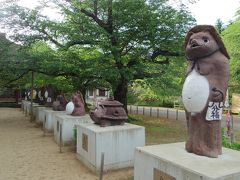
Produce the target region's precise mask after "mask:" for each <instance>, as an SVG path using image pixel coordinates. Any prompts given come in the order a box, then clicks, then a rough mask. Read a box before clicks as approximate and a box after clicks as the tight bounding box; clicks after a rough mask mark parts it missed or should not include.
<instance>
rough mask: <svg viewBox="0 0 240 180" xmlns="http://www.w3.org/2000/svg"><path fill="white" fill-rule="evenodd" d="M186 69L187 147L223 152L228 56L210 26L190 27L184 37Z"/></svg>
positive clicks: (192, 150) (202, 151) (210, 153)
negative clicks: (222, 122) (223, 119)
mask: <svg viewBox="0 0 240 180" xmlns="http://www.w3.org/2000/svg"><path fill="white" fill-rule="evenodd" d="M185 52H186V56H187V58H188V63H189V65H188V71H187V78H186V80H185V83H184V86H183V91H182V98H183V104H184V107H185V111H186V118H187V126H188V135H189V138H188V140H187V142H186V150H187V151H188V152H190V153H195V154H198V155H202V156H208V157H218V155H221V154H222V142H221V141H222V140H221V121H220V120H221V115H222V109H223V103H224V101H225V96H226V91H227V87H228V80H229V59H230V58H229V55H228V53H227V51H226V49H225V47H224V44H223V42H222V40H221V38H220V37H219V35H218V33H217V31H216V30H215V28H214V27H213V26H208V25H199V26H195V27H193V28H192V29H191V30H190V31H189V32H188V34H187V36H186V39H185Z"/></svg>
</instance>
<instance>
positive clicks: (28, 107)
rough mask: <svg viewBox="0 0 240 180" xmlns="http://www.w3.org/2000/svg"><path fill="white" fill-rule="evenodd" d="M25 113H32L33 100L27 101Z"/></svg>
mask: <svg viewBox="0 0 240 180" xmlns="http://www.w3.org/2000/svg"><path fill="white" fill-rule="evenodd" d="M25 113H26V114H27V115H30V113H31V102H29V101H26V105H25Z"/></svg>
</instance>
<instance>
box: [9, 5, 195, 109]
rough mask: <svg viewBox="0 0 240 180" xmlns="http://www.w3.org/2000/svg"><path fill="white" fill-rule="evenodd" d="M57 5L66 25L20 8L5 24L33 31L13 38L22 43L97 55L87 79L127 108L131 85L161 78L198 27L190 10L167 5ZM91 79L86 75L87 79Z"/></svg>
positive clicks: (91, 62) (34, 11)
mask: <svg viewBox="0 0 240 180" xmlns="http://www.w3.org/2000/svg"><path fill="white" fill-rule="evenodd" d="M55 4H56V5H58V6H59V7H60V8H61V11H62V12H63V15H64V20H63V21H62V22H51V21H50V20H49V19H47V18H46V17H43V16H41V15H40V13H39V12H38V11H37V10H32V11H31V10H26V9H22V8H20V7H17V6H14V7H11V8H10V9H9V8H8V12H12V14H11V13H10V14H8V15H7V16H6V14H5V15H4V21H5V22H6V21H8V22H7V23H8V24H9V25H10V27H12V28H13V24H14V26H17V28H18V29H21V31H26V30H29V29H30V30H31V31H30V32H31V33H27V34H26V33H25V34H21V32H20V31H18V34H17V36H15V40H18V41H22V42H24V43H29V42H30V43H32V42H35V41H36V40H38V39H44V40H49V41H51V42H52V43H54V44H55V45H57V47H59V48H60V49H62V51H69V49H71V48H74V49H87V48H93V49H94V50H95V52H97V53H96V54H97V56H95V57H92V58H91V59H88V63H90V64H91V67H89V74H90V75H91V74H93V75H94V77H95V78H97V79H103V80H105V81H107V82H108V83H109V84H111V86H112V89H113V94H114V98H115V99H116V100H118V101H120V102H122V103H123V104H124V106H125V108H126V105H127V92H128V84H129V82H131V81H133V80H135V79H143V78H153V77H157V76H163V75H164V73H166V72H165V69H164V68H163V67H162V65H164V64H165V65H166V64H169V63H170V61H171V59H172V58H173V57H176V56H183V55H184V54H183V52H182V43H183V38H184V36H185V33H186V31H187V30H188V29H189V28H190V26H192V25H193V24H194V19H193V18H192V17H191V16H190V15H189V13H188V12H187V10H186V9H184V8H183V7H182V8H181V9H179V10H177V9H174V8H172V7H171V6H169V5H168V4H167V0H148V1H147V0H135V1H132V0H118V1H115V0H103V1H99V0H94V1H91V0H85V1H78V0H72V1H70V0H69V1H57V2H56V1H55ZM9 17H11V18H9ZM9 20H10V21H11V22H9ZM75 60H79V61H82V59H81V60H80V59H79V58H76V59H75ZM66 63H68V62H66ZM82 70H83V71H85V69H82ZM85 75H86V73H85ZM91 76H92V75H91ZM91 76H85V77H86V80H87V79H88V78H90V77H91Z"/></svg>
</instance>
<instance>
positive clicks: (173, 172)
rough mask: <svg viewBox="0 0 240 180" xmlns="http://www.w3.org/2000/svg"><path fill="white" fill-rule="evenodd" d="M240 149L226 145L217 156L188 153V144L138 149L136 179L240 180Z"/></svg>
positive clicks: (135, 168)
mask: <svg viewBox="0 0 240 180" xmlns="http://www.w3.org/2000/svg"><path fill="white" fill-rule="evenodd" d="M239 164H240V152H239V151H235V150H231V149H227V148H223V154H222V155H221V156H219V157H218V158H208V157H205V156H198V155H195V154H192V153H188V152H186V150H185V143H173V144H163V145H154V146H145V147H141V148H137V149H136V153H135V162H134V180H159V179H163V180H239V179H240V166H239Z"/></svg>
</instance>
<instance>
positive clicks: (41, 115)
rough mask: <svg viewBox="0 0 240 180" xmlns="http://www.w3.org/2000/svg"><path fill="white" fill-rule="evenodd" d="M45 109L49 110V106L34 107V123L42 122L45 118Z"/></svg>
mask: <svg viewBox="0 0 240 180" xmlns="http://www.w3.org/2000/svg"><path fill="white" fill-rule="evenodd" d="M45 110H50V108H47V107H44V106H39V107H37V108H36V123H43V121H45V119H46V112H45Z"/></svg>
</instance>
